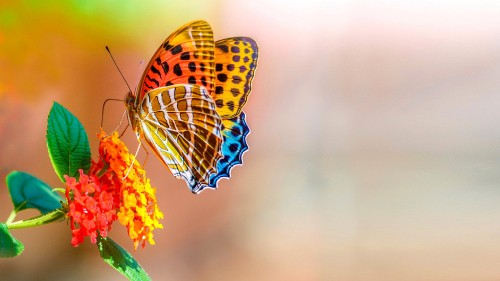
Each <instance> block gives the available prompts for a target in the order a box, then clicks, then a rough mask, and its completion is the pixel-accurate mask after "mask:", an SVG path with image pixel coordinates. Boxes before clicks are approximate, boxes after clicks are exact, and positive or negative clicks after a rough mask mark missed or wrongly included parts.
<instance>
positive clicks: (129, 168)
mask: <svg viewBox="0 0 500 281" xmlns="http://www.w3.org/2000/svg"><path fill="white" fill-rule="evenodd" d="M141 145H142V142H141V140H140V139H139V145H138V146H137V150H136V151H135V154H134V159H132V163H131V164H130V166H129V167H128V169H127V172H126V173H125V176H124V177H123V178H122V180H124V179H125V178H127V177H128V174H129V173H130V170H132V167H133V166H134V163H135V159H136V158H137V154H139V149H140V148H141Z"/></svg>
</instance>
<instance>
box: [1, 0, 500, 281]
mask: <svg viewBox="0 0 500 281" xmlns="http://www.w3.org/2000/svg"><path fill="white" fill-rule="evenodd" d="M8 2H10V3H8ZM195 19H205V20H207V21H208V22H209V23H210V24H211V25H212V27H213V29H214V33H215V37H216V39H220V38H224V37H230V36H250V37H253V38H254V39H255V40H256V41H257V42H258V43H259V47H260V55H259V59H260V60H259V64H258V65H259V66H258V69H257V72H256V78H255V80H254V87H253V91H252V94H251V96H250V99H249V102H248V104H247V105H246V107H245V112H246V114H247V118H248V123H249V125H250V127H251V129H252V133H251V134H250V136H249V137H248V142H249V144H250V147H251V149H250V151H249V152H248V153H246V154H245V157H244V161H245V165H244V166H240V167H236V168H234V169H233V173H232V179H231V180H223V181H221V183H220V188H219V190H217V191H205V192H203V193H202V194H201V195H199V196H195V195H193V194H191V193H190V192H189V191H188V189H187V187H186V184H185V183H184V182H183V181H181V180H177V179H175V178H174V177H173V176H172V175H171V174H170V172H169V171H168V170H166V169H165V168H164V167H163V166H162V164H161V163H160V162H159V161H158V159H156V158H154V157H150V158H149V160H148V162H147V165H146V169H147V171H148V176H149V177H150V178H151V179H152V183H153V185H155V186H156V187H157V188H158V197H159V199H158V200H159V204H160V208H161V209H162V211H163V212H164V213H165V219H164V220H163V221H162V222H163V224H164V226H165V228H164V229H163V230H158V231H156V232H155V239H156V242H157V245H155V246H147V247H146V248H145V249H139V250H137V251H134V250H133V247H132V242H131V241H130V240H129V239H128V237H127V236H126V231H125V229H124V228H123V227H122V226H120V225H118V224H116V225H115V228H114V229H113V231H112V232H111V234H110V236H111V237H112V238H113V239H115V240H117V241H118V242H119V243H120V244H121V245H123V246H124V247H125V248H127V249H128V250H129V251H131V252H132V253H133V254H134V256H135V257H136V258H137V260H138V261H139V262H140V263H141V265H142V266H143V267H144V268H145V270H146V271H147V272H148V273H149V274H150V276H151V277H152V279H153V280H260V281H264V280H337V281H339V280H347V281H356V280H386V281H387V280H398V281H399V280H428V281H433V280H436V281H444V280H450V281H452V280H453V281H460V280H472V281H477V280H500V125H499V120H500V2H498V1H486V0H484V1H473V0H470V1H467V0H462V1H451V0H449V1H446V0H439V1H430V0H424V1H409V0H403V1H398V2H397V1H382V0H381V1H363V0H360V1H346V0H341V1H326V0H325V1H285V0H281V1H277V0H272V1H264V0H257V1H239V0H231V1H222V0H219V1H201V0H199V1H118V0H111V1H76V0H75V1H64V2H63V1H60V3H58V1H34V0H32V1H7V3H6V2H5V1H3V2H2V4H0V134H1V138H0V177H1V178H2V179H3V178H5V175H6V174H7V173H8V172H10V171H11V170H22V171H26V172H29V173H31V174H33V175H35V176H37V177H39V178H41V179H43V180H44V181H46V182H47V183H49V184H51V185H52V186H54V187H61V186H62V185H61V183H60V181H59V180H58V178H57V176H56V175H55V173H54V171H53V169H52V167H51V164H50V160H49V157H48V154H47V149H46V144H45V130H46V117H47V114H48V111H49V109H50V107H51V104H52V102H53V101H57V102H59V103H61V104H63V105H64V106H65V107H67V108H68V109H69V110H70V111H71V112H73V113H74V114H75V115H76V116H77V117H78V118H79V119H80V121H81V122H82V123H83V125H84V126H85V128H86V130H87V132H88V134H89V137H90V141H91V147H92V153H96V149H97V139H96V138H95V137H94V136H95V134H96V133H97V132H98V130H99V122H100V114H101V106H102V103H103V101H104V100H105V99H107V98H124V96H125V94H126V92H127V88H126V86H125V84H124V82H123V81H122V79H121V77H120V76H119V74H118V72H117V71H116V69H115V67H114V65H113V63H112V62H111V60H110V58H109V56H108V54H107V53H106V51H105V49H104V47H105V46H106V45H107V46H110V48H111V50H112V52H113V55H114V57H115V58H116V60H117V62H118V64H119V66H120V68H121V69H122V71H123V72H124V75H125V77H126V78H127V80H128V82H129V83H130V84H133V85H135V84H136V83H137V82H136V80H137V76H138V75H139V71H138V69H139V63H140V61H141V60H142V61H144V62H145V63H147V61H148V60H149V58H150V56H151V55H152V54H153V53H154V51H155V50H156V48H157V47H158V46H159V44H160V43H161V42H162V41H163V40H164V39H165V38H166V36H168V35H169V34H170V33H171V32H172V31H174V30H175V29H176V28H178V27H179V26H181V25H183V24H184V23H186V22H188V21H191V20H195ZM123 110H124V106H123V104H120V103H113V104H111V105H110V106H109V107H108V108H107V110H106V115H105V125H104V127H105V128H106V130H107V131H111V130H112V129H113V128H114V127H115V126H116V125H117V123H118V122H119V118H120V116H121V114H122V113H123ZM124 140H125V142H126V143H127V144H128V146H129V147H130V149H131V150H135V148H136V146H137V141H136V140H135V137H134V135H133V133H132V132H131V131H128V132H127V133H126V135H125V137H124ZM144 158H145V155H144V153H142V154H140V156H139V159H144ZM11 209H12V205H11V202H10V199H9V197H8V193H7V190H6V187H5V184H4V183H3V180H2V182H1V183H0V218H2V219H1V220H5V219H6V218H7V217H8V216H9V213H10V211H11ZM34 215H36V212H34V211H28V212H26V214H22V213H21V214H20V215H19V216H20V218H27V217H30V216H34ZM12 233H13V234H14V235H15V236H16V237H17V238H18V239H20V240H21V241H22V242H23V243H24V244H25V246H26V249H25V251H24V253H23V254H22V255H21V256H19V257H16V258H14V259H1V260H0V280H122V279H123V277H121V276H120V275H119V274H118V273H117V272H115V271H114V270H113V269H111V268H110V267H109V266H108V265H106V264H105V263H104V262H102V260H101V259H100V257H99V254H98V252H97V250H96V248H95V246H94V245H92V244H90V243H89V242H88V240H87V241H86V242H85V243H84V244H83V245H81V246H80V247H79V248H73V247H72V246H71V245H70V239H71V235H70V230H69V226H68V225H67V224H66V223H65V222H60V223H54V224H50V225H46V226H43V227H38V228H34V229H23V230H14V231H12Z"/></svg>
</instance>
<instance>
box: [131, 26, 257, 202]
mask: <svg viewBox="0 0 500 281" xmlns="http://www.w3.org/2000/svg"><path fill="white" fill-rule="evenodd" d="M257 58H258V46H257V43H256V42H255V41H254V40H253V39H252V38H249V37H232V38H226V39H222V40H219V41H214V37H213V32H212V28H211V27H210V25H209V24H208V23H207V22H205V21H203V20H198V21H193V22H190V23H188V24H185V25H184V26H182V27H180V28H179V29H178V30H177V31H175V32H174V33H172V34H171V35H170V36H168V37H167V39H165V41H164V42H163V43H162V44H161V45H160V47H159V48H158V50H157V51H156V53H155V54H154V55H153V57H152V58H151V60H150V62H149V63H148V65H147V66H146V68H145V71H144V73H143V75H142V78H141V80H140V82H139V85H138V88H137V90H136V92H135V93H132V92H129V93H128V95H127V97H126V100H125V105H126V108H127V111H128V120H129V124H130V125H131V127H132V128H133V130H134V131H135V133H136V135H137V138H138V140H139V142H141V140H145V142H146V143H147V144H148V145H149V147H150V148H151V149H152V150H153V152H154V153H155V154H156V155H157V156H158V158H159V159H160V160H161V161H162V162H163V163H164V164H165V165H166V166H167V167H168V168H169V169H170V171H171V172H172V174H173V175H174V176H175V177H177V178H183V179H184V180H185V181H186V183H187V185H188V187H189V188H190V190H191V191H192V192H193V193H199V192H201V191H202V190H203V189H204V188H207V187H208V188H212V189H215V188H217V182H218V181H219V180H220V179H221V178H229V177H230V171H231V169H232V168H233V167H234V166H235V165H238V164H242V155H243V153H244V152H245V151H246V150H248V145H247V143H246V136H247V135H248V134H249V132H250V129H249V127H248V125H247V123H246V120H245V114H244V113H243V111H242V108H243V106H244V105H245V103H246V102H247V99H248V95H249V93H250V91H251V83H252V80H253V77H254V73H255V69H256V67H257Z"/></svg>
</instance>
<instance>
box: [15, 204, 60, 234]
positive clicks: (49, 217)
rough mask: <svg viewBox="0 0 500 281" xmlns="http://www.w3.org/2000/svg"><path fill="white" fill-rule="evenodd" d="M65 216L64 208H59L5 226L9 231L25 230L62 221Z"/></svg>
mask: <svg viewBox="0 0 500 281" xmlns="http://www.w3.org/2000/svg"><path fill="white" fill-rule="evenodd" d="M65 216H66V211H65V209H64V208H61V209H55V210H54V211H52V212H49V213H47V214H44V215H41V216H37V217H34V218H31V219H27V220H22V221H16V222H11V223H9V222H7V223H6V224H7V227H8V228H9V229H17V228H27V227H33V226H39V225H43V224H48V223H51V222H54V221H58V220H61V219H63V218H64V217H65Z"/></svg>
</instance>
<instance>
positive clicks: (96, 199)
mask: <svg viewBox="0 0 500 281" xmlns="http://www.w3.org/2000/svg"><path fill="white" fill-rule="evenodd" d="M98 137H99V139H100V144H99V156H100V157H99V159H100V160H99V161H98V162H92V165H91V167H90V171H89V175H86V174H84V173H83V171H82V170H80V178H79V180H78V181H77V180H76V179H75V178H72V177H68V176H65V179H66V198H67V200H68V208H69V212H68V217H69V220H70V225H71V230H72V234H73V238H72V240H71V244H72V245H73V246H75V247H76V246H78V245H79V244H80V243H82V242H83V240H84V238H85V237H86V236H88V237H90V241H91V242H92V243H96V239H97V235H101V236H103V237H106V236H107V234H108V231H110V230H111V224H112V223H113V222H114V221H115V220H117V219H118V220H119V222H120V223H121V224H123V225H124V226H125V227H127V230H128V234H129V236H130V238H131V239H132V241H133V242H134V248H137V246H138V245H139V244H141V245H142V247H144V246H145V244H146V241H147V242H149V243H150V244H152V245H153V244H154V243H155V242H154V239H153V230H154V229H155V228H163V226H162V224H161V223H160V222H159V220H160V219H161V218H163V213H162V212H161V211H160V209H159V208H158V205H157V202H156V196H155V193H156V189H155V188H153V187H152V186H151V184H150V181H149V179H148V178H146V175H145V174H146V172H145V171H144V169H143V168H142V167H141V165H140V164H139V163H138V162H137V161H135V160H134V156H133V155H132V154H130V153H129V151H128V148H127V147H126V146H125V144H124V143H123V142H122V141H121V140H120V139H119V138H118V134H117V133H116V132H115V133H114V134H112V135H110V136H106V134H105V133H104V132H101V133H100V134H99V135H98Z"/></svg>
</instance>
